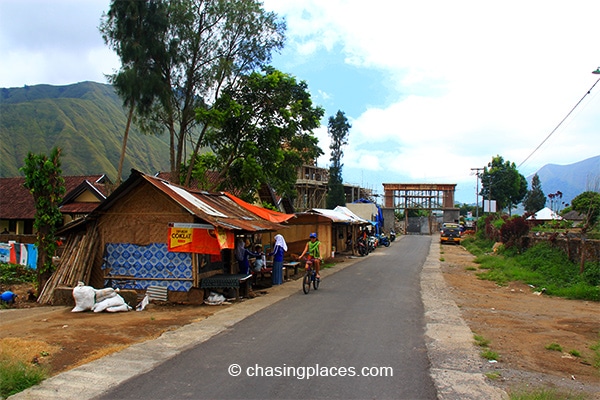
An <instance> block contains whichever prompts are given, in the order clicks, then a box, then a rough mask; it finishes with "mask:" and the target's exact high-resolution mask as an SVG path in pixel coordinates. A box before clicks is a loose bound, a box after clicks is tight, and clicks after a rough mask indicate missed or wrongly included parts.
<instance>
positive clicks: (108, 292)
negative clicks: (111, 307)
mask: <svg viewBox="0 0 600 400" xmlns="http://www.w3.org/2000/svg"><path fill="white" fill-rule="evenodd" d="M95 290H96V303H100V302H101V301H102V300H104V299H109V298H111V297H115V296H116V295H117V293H118V292H119V289H113V288H104V289H95Z"/></svg>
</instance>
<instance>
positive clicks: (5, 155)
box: [0, 82, 169, 181]
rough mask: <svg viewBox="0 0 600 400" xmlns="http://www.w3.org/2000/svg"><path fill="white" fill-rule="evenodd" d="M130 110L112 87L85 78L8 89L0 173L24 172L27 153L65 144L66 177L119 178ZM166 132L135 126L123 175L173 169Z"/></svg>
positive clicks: (0, 117)
mask: <svg viewBox="0 0 600 400" xmlns="http://www.w3.org/2000/svg"><path fill="white" fill-rule="evenodd" d="M126 122H127V117H126V112H125V110H124V109H123V107H122V102H121V99H120V98H119V97H118V96H117V95H116V94H115V92H114V90H113V88H112V86H110V85H105V84H100V83H95V82H82V83H77V84H73V85H67V86H51V85H36V86H25V87H23V88H10V89H7V88H3V89H1V94H0V139H1V140H0V159H1V160H2V166H1V168H0V177H3V178H6V177H16V176H22V175H23V174H22V173H21V172H20V171H19V168H20V167H21V166H22V165H23V160H24V159H25V156H26V155H27V153H28V152H30V151H31V152H34V153H44V154H49V152H50V149H52V148H53V147H60V148H62V158H61V159H62V170H63V175H90V174H107V175H108V176H109V178H110V179H111V180H113V181H114V180H116V177H117V169H118V164H119V157H120V154H121V146H122V140H123V133H124V131H125V124H126ZM168 142H169V140H168V136H167V135H157V136H154V135H150V136H147V135H142V134H141V133H139V131H138V130H137V129H135V127H133V126H132V131H131V132H130V135H129V139H128V143H127V155H126V158H125V163H124V166H123V177H124V178H127V177H128V176H129V171H130V169H131V168H136V169H139V170H141V171H143V172H145V173H154V172H157V171H167V170H168V169H169V145H168Z"/></svg>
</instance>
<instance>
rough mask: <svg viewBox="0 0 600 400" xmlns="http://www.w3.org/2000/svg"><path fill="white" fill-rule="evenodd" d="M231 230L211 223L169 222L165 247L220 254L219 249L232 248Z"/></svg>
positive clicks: (185, 251)
mask: <svg viewBox="0 0 600 400" xmlns="http://www.w3.org/2000/svg"><path fill="white" fill-rule="evenodd" d="M234 242H235V237H234V234H233V232H231V231H226V230H224V229H221V228H215V227H214V226H212V225H204V224H184V223H170V224H169V237H168V239H167V247H168V249H169V251H172V252H179V253H199V254H215V255H220V254H221V249H233V247H234V245H235V243H234Z"/></svg>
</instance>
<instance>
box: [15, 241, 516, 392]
mask: <svg viewBox="0 0 600 400" xmlns="http://www.w3.org/2000/svg"><path fill="white" fill-rule="evenodd" d="M439 259H440V246H439V236H435V235H434V236H431V237H428V236H402V237H400V238H399V239H397V240H396V241H395V242H394V243H392V245H391V246H390V247H389V248H379V249H377V251H375V252H374V253H373V254H371V255H369V256H368V257H366V258H360V259H351V260H348V261H347V262H345V263H341V264H338V265H336V266H335V267H334V268H331V269H327V270H325V271H322V275H323V282H322V284H321V288H320V289H319V290H318V291H316V292H314V291H311V292H310V294H309V295H304V294H303V293H302V291H301V284H300V282H299V281H292V282H287V283H286V284H284V285H281V286H276V287H273V288H271V289H269V294H268V295H267V296H260V297H257V298H254V299H252V300H250V301H244V302H241V303H238V304H235V305H234V306H232V307H227V308H224V309H223V310H220V311H218V312H217V313H215V314H214V315H212V316H211V317H209V318H206V319H204V320H202V321H199V322H195V323H192V324H189V325H186V326H183V327H181V328H179V329H177V330H174V331H169V332H165V333H164V334H163V335H161V336H160V337H159V338H157V339H154V340H149V341H147V342H143V343H138V344H134V345H132V346H130V347H128V348H126V349H124V350H122V351H120V352H118V353H114V354H111V355H109V356H106V357H103V358H101V359H99V360H95V361H92V362H90V363H88V364H85V365H82V366H79V367H76V368H73V369H71V370H69V371H66V372H63V373H61V374H58V375H56V376H53V377H52V378H49V379H47V380H45V381H43V382H42V383H41V384H40V385H37V386H34V387H32V388H29V389H27V390H24V391H23V392H20V393H18V394H16V395H14V396H11V397H10V398H9V400H39V399H45V400H50V399H52V400H59V399H60V400H63V399H78V400H87V399H174V398H177V399H185V398H189V399H202V398H228V399H229V398H244V399H251V398H261V399H268V398H311V399H313V398H335V399H338V398H339V399H352V398H361V399H363V398H371V399H376V398H377V399H387V398H390V399H403V400H404V399H411V400H412V399H419V400H425V399H434V398H436V390H437V398H438V399H439V400H480V399H489V400H506V399H508V396H507V394H506V393H505V392H503V391H502V390H500V389H498V388H495V387H493V386H491V385H490V384H489V383H488V382H487V381H486V378H485V375H484V374H483V373H482V372H484V371H485V364H484V361H483V360H482V358H481V357H480V356H479V354H478V349H477V348H476V347H475V346H474V345H473V333H472V332H471V330H470V329H469V327H468V326H467V325H466V323H465V322H464V320H463V319H462V318H461V315H460V310H459V309H458V307H457V306H456V304H455V303H454V301H453V300H452V298H451V295H450V294H449V291H448V287H447V286H446V283H445V281H444V278H443V276H442V274H441V272H440V263H439ZM238 367H239V368H238ZM344 368H345V369H344ZM363 368H365V369H364V370H363ZM238 372H239V375H238V376H232V375H233V374H237V373H238ZM344 373H345V374H346V376H342V375H343V374H344ZM363 373H364V374H365V375H366V373H371V375H373V374H378V375H379V376H368V377H367V376H362V375H363ZM309 374H311V377H310V379H308V378H307V376H308V375H309ZM315 374H318V375H319V376H315ZM325 374H328V375H329V376H324V375H325ZM334 374H336V375H337V376H331V375H334ZM250 375H252V376H250ZM257 375H262V376H257ZM267 375H271V376H267ZM273 375H276V376H273ZM349 375H354V376H349ZM302 378H303V379H302ZM434 385H435V387H434Z"/></svg>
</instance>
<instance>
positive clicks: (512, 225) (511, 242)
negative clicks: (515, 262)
mask: <svg viewBox="0 0 600 400" xmlns="http://www.w3.org/2000/svg"><path fill="white" fill-rule="evenodd" d="M528 232H529V225H528V224H527V221H525V218H523V217H514V218H511V219H508V220H506V221H505V222H504V224H502V227H501V228H500V240H501V241H502V243H504V245H505V246H506V248H512V247H516V249H517V251H519V252H521V251H522V250H523V240H522V239H523V237H525V236H527V233H528Z"/></svg>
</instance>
